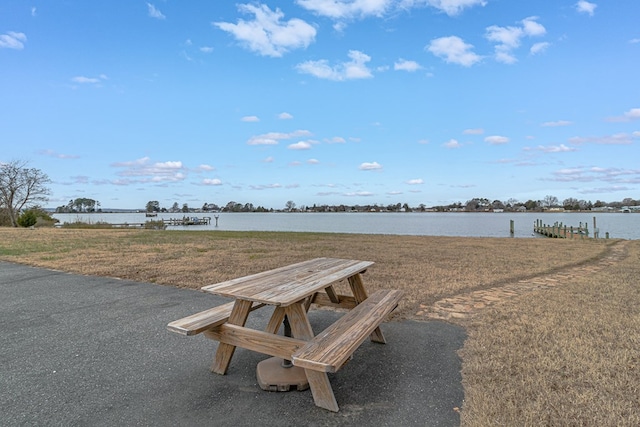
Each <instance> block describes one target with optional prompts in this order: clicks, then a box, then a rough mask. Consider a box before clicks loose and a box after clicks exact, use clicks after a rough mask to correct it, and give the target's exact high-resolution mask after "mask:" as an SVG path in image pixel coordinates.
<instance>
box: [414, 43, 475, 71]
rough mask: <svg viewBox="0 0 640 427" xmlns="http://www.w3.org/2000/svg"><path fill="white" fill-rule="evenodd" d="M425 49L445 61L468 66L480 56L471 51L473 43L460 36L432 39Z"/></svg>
mask: <svg viewBox="0 0 640 427" xmlns="http://www.w3.org/2000/svg"><path fill="white" fill-rule="evenodd" d="M426 49H427V50H428V51H429V52H431V53H432V54H434V55H435V56H437V57H439V58H442V59H444V60H445V62H448V63H454V64H459V65H462V66H464V67H470V66H472V65H473V64H475V63H477V62H479V61H480V60H481V59H482V57H481V56H479V55H476V54H475V53H473V52H472V49H473V45H471V44H468V43H465V42H464V40H462V39H461V38H460V37H457V36H449V37H440V38H438V39H433V40H431V42H430V43H429V45H428V46H427V47H426Z"/></svg>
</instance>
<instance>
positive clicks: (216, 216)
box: [213, 215, 219, 227]
mask: <svg viewBox="0 0 640 427" xmlns="http://www.w3.org/2000/svg"><path fill="white" fill-rule="evenodd" d="M218 216H219V215H214V216H213V217H214V218H215V219H216V227H218Z"/></svg>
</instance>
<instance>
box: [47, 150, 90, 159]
mask: <svg viewBox="0 0 640 427" xmlns="http://www.w3.org/2000/svg"><path fill="white" fill-rule="evenodd" d="M38 154H41V155H43V156H48V157H54V158H56V159H79V158H80V156H77V155H75V154H62V153H57V152H55V151H53V150H39V151H38Z"/></svg>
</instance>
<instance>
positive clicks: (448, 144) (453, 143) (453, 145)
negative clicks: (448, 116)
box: [442, 139, 462, 148]
mask: <svg viewBox="0 0 640 427" xmlns="http://www.w3.org/2000/svg"><path fill="white" fill-rule="evenodd" d="M442 146H443V147H446V148H460V147H462V144H460V143H459V142H458V140H457V139H450V140H449V141H447V142H445V143H444V144H442Z"/></svg>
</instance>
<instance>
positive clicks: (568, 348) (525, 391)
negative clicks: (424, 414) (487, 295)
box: [461, 241, 640, 426]
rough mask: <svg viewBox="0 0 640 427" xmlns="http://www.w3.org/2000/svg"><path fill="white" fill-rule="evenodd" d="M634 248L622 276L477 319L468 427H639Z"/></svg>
mask: <svg viewBox="0 0 640 427" xmlns="http://www.w3.org/2000/svg"><path fill="white" fill-rule="evenodd" d="M627 246H628V248H629V249H628V250H629V256H628V257H627V258H626V259H625V260H623V261H621V262H620V263H618V264H616V265H615V266H613V267H610V268H607V269H605V270H602V271H600V272H598V273H596V274H593V275H586V276H583V277H581V278H577V279H575V280H570V281H568V282H567V283H565V284H563V286H559V287H556V288H554V289H547V290H544V291H539V292H531V293H529V294H525V295H522V296H520V297H519V298H516V299H514V300H510V301H509V303H508V304H502V305H498V306H496V307H495V308H494V309H492V310H487V311H486V312H484V313H483V314H482V315H480V316H479V317H477V318H476V319H475V321H474V322H473V324H471V325H470V327H469V328H468V333H469V337H468V339H467V341H466V343H465V346H464V349H463V350H462V351H461V356H462V359H463V361H464V363H463V378H464V381H463V382H464V386H465V405H464V408H463V412H462V414H463V417H462V420H463V425H468V426H496V425H504V426H511V425H522V426H525V425H530V426H534V425H535V426H537V425H549V426H638V425H640V308H639V307H640V285H638V277H640V241H633V242H628V244H627Z"/></svg>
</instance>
